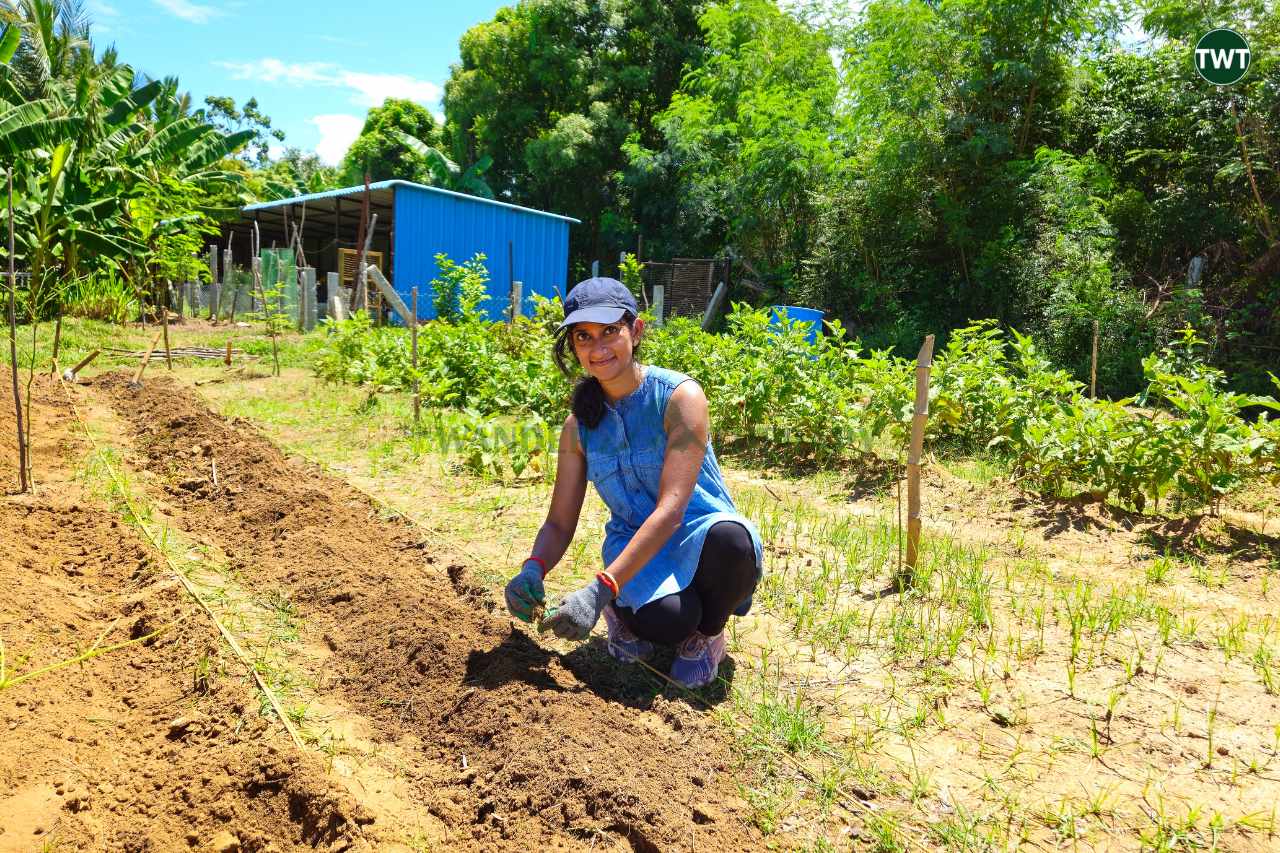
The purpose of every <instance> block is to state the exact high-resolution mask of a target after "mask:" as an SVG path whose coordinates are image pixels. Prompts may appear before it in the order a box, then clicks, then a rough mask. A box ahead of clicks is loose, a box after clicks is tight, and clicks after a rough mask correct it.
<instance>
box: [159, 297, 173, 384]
mask: <svg viewBox="0 0 1280 853" xmlns="http://www.w3.org/2000/svg"><path fill="white" fill-rule="evenodd" d="M160 318H161V323H162V326H161V328H160V331H161V333H162V334H163V335H164V363H165V365H166V366H167V367H168V368H169V369H170V370H173V351H172V350H171V349H170V348H169V282H167V281H166V282H165V283H164V304H163V305H161V306H160Z"/></svg>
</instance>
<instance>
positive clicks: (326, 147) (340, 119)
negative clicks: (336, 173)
mask: <svg viewBox="0 0 1280 853" xmlns="http://www.w3.org/2000/svg"><path fill="white" fill-rule="evenodd" d="M311 123H312V124H314V125H315V126H316V129H317V130H319V131H320V141H319V142H318V143H316V154H318V155H320V159H321V160H323V161H324V162H325V163H327V164H328V165H330V166H336V165H338V163H339V162H341V161H342V157H343V155H344V154H346V153H347V149H348V148H350V147H351V143H353V142H355V141H356V138H357V137H359V136H360V129H361V128H362V127H364V119H362V118H360V117H359V116H353V115H346V114H345V113H336V114H330V115H322V116H315V117H313V118H312V119H311Z"/></svg>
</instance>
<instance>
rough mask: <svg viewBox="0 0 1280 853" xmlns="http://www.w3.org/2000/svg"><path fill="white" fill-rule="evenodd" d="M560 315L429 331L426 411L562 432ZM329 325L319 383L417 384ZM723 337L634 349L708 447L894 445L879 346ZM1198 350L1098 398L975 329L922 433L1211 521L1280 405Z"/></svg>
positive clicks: (894, 360)
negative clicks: (1138, 389) (1128, 390)
mask: <svg viewBox="0 0 1280 853" xmlns="http://www.w3.org/2000/svg"><path fill="white" fill-rule="evenodd" d="M557 306H558V303H555V302H553V301H551V300H544V301H543V302H542V303H538V307H537V311H536V316H535V318H534V319H532V320H527V319H523V320H520V321H518V322H516V323H514V324H511V325H507V324H503V323H484V322H467V323H461V324H456V325H455V324H451V323H447V322H433V323H427V324H425V325H424V326H423V327H422V328H421V331H420V335H419V355H420V357H419V369H418V374H417V376H418V378H419V380H420V381H421V382H422V383H423V397H424V400H426V401H427V403H428V405H431V406H437V407H453V408H455V409H463V410H465V411H466V412H468V413H469V414H468V417H469V418H471V419H472V422H474V423H482V422H483V419H484V418H495V417H498V418H501V417H506V416H523V417H526V419H527V418H528V417H532V418H533V421H532V423H535V424H542V425H544V426H548V427H550V426H551V425H555V424H558V423H559V422H560V421H561V420H563V418H564V417H565V415H566V414H567V412H568V395H569V384H568V383H567V382H566V381H565V379H564V378H563V377H562V376H561V375H560V373H559V371H558V370H557V369H556V368H555V365H554V363H553V362H552V359H551V343H552V338H553V335H552V329H553V328H554V326H555V324H556V323H557V322H558V317H559V315H558V314H557ZM328 328H329V338H328V345H327V347H326V349H325V352H324V353H323V354H322V355H321V357H320V359H319V360H318V362H317V364H316V370H317V372H319V374H320V375H322V376H324V377H325V378H327V379H331V380H335V381H344V382H354V383H359V384H365V385H370V386H373V387H375V388H385V389H402V390H407V389H409V388H410V387H412V383H413V378H414V376H413V373H412V370H411V367H410V357H409V347H408V336H407V334H406V333H405V331H404V330H397V329H375V328H372V327H371V326H370V323H369V321H368V320H367V319H366V318H365V316H364V315H363V314H359V315H357V316H356V317H354V318H353V319H351V320H348V321H345V322H343V323H330V324H329V326H328ZM728 329H729V331H728V333H727V334H724V335H713V334H708V333H706V332H703V331H702V329H701V328H700V327H699V326H698V324H697V323H696V322H694V321H692V320H689V319H687V318H674V319H673V320H671V321H670V322H669V323H668V324H667V325H666V326H664V327H662V328H657V327H649V328H647V330H646V332H645V335H644V338H643V341H642V343H641V358H642V360H643V361H645V362H647V363H652V364H658V365H661V366H663V367H668V368H671V369H673V370H678V371H681V372H683V373H687V374H689V375H690V376H692V377H694V378H695V379H696V380H697V381H698V382H699V383H700V384H701V385H702V387H703V389H704V391H705V392H706V395H707V399H708V402H709V404H710V419H711V428H712V431H713V433H714V434H715V435H716V436H717V438H718V439H724V438H738V439H743V440H745V441H747V442H749V443H751V444H754V445H755V446H757V447H760V448H762V449H766V450H768V451H769V452H770V453H772V454H773V455H774V456H775V458H777V459H778V460H779V461H787V460H801V459H809V460H815V461H818V462H822V463H827V464H839V463H840V462H841V461H842V460H848V459H850V458H852V457H853V456H854V455H855V454H856V453H857V452H863V453H865V452H869V451H870V450H871V449H872V447H873V445H874V444H875V443H876V442H877V441H880V440H884V441H888V442H890V443H891V444H892V445H893V446H894V447H899V448H900V447H903V446H904V445H905V443H906V440H907V436H908V430H909V426H910V422H911V415H912V409H913V397H914V362H913V361H911V360H908V359H903V358H900V357H897V356H894V355H892V354H891V353H890V352H888V351H887V350H873V351H870V352H866V353H865V354H864V353H863V352H862V349H861V344H860V343H859V342H858V341H856V340H850V339H849V338H848V337H847V335H846V333H845V331H844V329H843V327H842V326H841V325H840V323H839V322H831V323H828V324H827V334H826V335H824V336H822V337H819V338H818V339H817V341H816V342H815V343H812V344H811V343H809V342H808V340H806V338H805V328H804V327H803V326H801V325H799V324H787V326H786V327H784V328H777V327H771V326H770V325H769V316H768V312H767V311H765V310H752V309H750V308H747V307H746V306H742V305H737V306H734V309H733V311H732V312H731V313H730V314H729V317H728ZM1203 350H1204V344H1203V342H1202V341H1200V340H1199V339H1198V338H1196V337H1195V335H1194V333H1192V332H1190V331H1187V332H1185V333H1184V335H1183V336H1182V337H1181V338H1180V339H1179V340H1178V341H1176V342H1175V343H1173V344H1171V345H1170V346H1168V347H1166V348H1164V349H1163V350H1162V351H1161V352H1160V353H1158V354H1156V355H1152V356H1149V357H1148V358H1146V359H1144V361H1143V369H1144V376H1145V380H1146V383H1147V385H1146V390H1145V391H1144V392H1143V394H1142V395H1141V396H1140V397H1133V398H1127V399H1124V400H1119V401H1106V400H1101V401H1095V400H1092V399H1090V398H1089V397H1087V396H1085V395H1084V393H1083V392H1084V387H1083V385H1082V384H1081V383H1080V382H1078V381H1077V380H1076V379H1074V378H1073V377H1072V376H1071V374H1070V373H1069V372H1068V371H1066V370H1062V369H1060V368H1057V367H1055V366H1054V364H1053V362H1052V361H1051V360H1050V359H1049V357H1048V355H1047V354H1046V353H1045V352H1044V351H1043V350H1041V349H1040V348H1039V347H1038V346H1037V345H1036V343H1035V342H1033V341H1032V339H1031V338H1029V337H1026V336H1023V335H1019V334H1017V333H1016V332H1015V333H1012V334H1011V335H1006V333H1004V332H1003V331H1001V330H1000V329H999V327H998V326H997V324H996V323H995V321H993V320H985V321H982V322H978V323H974V324H972V325H970V326H968V327H966V328H964V329H960V330H958V331H957V332H955V333H954V334H953V335H952V337H951V340H950V342H949V343H948V344H947V346H946V347H945V348H944V349H943V350H942V351H941V352H939V353H938V354H937V357H936V358H935V363H934V368H933V374H932V383H931V386H930V397H931V403H930V405H931V417H930V419H929V421H928V433H927V437H928V439H929V441H930V442H931V443H932V444H933V445H935V446H938V445H942V446H948V445H949V446H952V447H956V448H959V449H962V450H966V451H971V452H993V453H998V454H1000V455H1002V456H1004V457H1005V458H1007V459H1008V460H1009V461H1010V463H1011V465H1012V467H1013V470H1014V472H1015V474H1016V475H1017V476H1019V477H1020V478H1021V481H1022V482H1023V483H1024V484H1025V485H1026V486H1028V487H1029V488H1031V489H1035V490H1038V491H1040V492H1042V493H1044V494H1047V495H1050V496H1053V497H1062V496H1075V497H1083V498H1085V499H1088V500H1095V501H1101V502H1118V503H1121V504H1123V505H1126V506H1132V507H1134V508H1136V509H1138V510H1142V509H1144V508H1145V507H1146V506H1147V505H1149V504H1154V505H1156V506H1158V505H1159V502H1160V501H1161V500H1163V499H1165V498H1166V497H1169V496H1174V497H1176V498H1177V499H1178V501H1180V502H1181V503H1183V504H1186V505H1195V506H1202V505H1208V506H1210V507H1211V508H1213V509H1215V510H1216V508H1217V505H1218V503H1219V502H1220V501H1221V498H1222V496H1223V495H1225V494H1227V493H1229V492H1230V491H1231V490H1233V489H1235V488H1238V487H1239V486H1240V485H1242V484H1243V483H1245V482H1246V481H1247V480H1248V479H1250V478H1252V477H1258V476H1266V475H1270V476H1280V426H1277V423H1278V422H1277V421H1275V420H1272V419H1269V418H1263V419H1262V420H1261V421H1259V422H1258V423H1257V424H1251V423H1250V422H1249V421H1247V420H1246V419H1244V418H1243V417H1242V416H1241V411H1242V410H1243V409H1244V408H1245V407H1246V406H1261V407H1263V408H1264V409H1277V410H1280V404H1277V403H1276V401H1275V400H1273V399H1271V398H1269V397H1257V396H1248V395H1243V394H1234V393H1231V392H1228V391H1226V390H1225V389H1224V387H1223V375H1222V373H1221V371H1218V370H1216V369H1214V368H1211V367H1209V366H1207V365H1206V363H1205V361H1204V358H1203V354H1204V353H1203ZM477 418H478V419H480V420H476V419H477ZM468 435H469V436H472V439H473V440H472V439H469V440H468V441H469V443H468V447H470V448H471V449H470V450H469V451H468V453H469V454H470V455H469V457H468V458H469V459H471V461H472V462H475V463H476V466H475V467H478V468H485V467H486V466H488V465H489V463H488V462H485V460H489V462H492V458H493V457H492V455H491V454H490V451H491V450H492V446H493V444H494V441H495V440H496V439H494V438H493V436H491V435H489V433H488V432H486V430H485V429H480V428H479V427H476V428H475V429H472V430H471V431H470V432H469V433H468ZM486 448H488V449H486ZM472 451H474V452H472ZM477 453H478V454H479V455H476V454H477ZM486 454H490V455H486ZM490 467H491V466H490ZM495 470H496V469H495Z"/></svg>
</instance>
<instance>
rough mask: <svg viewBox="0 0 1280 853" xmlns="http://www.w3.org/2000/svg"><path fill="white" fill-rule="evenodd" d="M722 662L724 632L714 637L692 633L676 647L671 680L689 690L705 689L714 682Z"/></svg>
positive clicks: (696, 632)
mask: <svg viewBox="0 0 1280 853" xmlns="http://www.w3.org/2000/svg"><path fill="white" fill-rule="evenodd" d="M722 660H724V631H721V632H720V633H719V634H716V635H715V636H714V637H708V636H707V635H706V634H702V633H699V632H698V631H694V632H693V633H692V634H690V635H689V636H688V637H686V638H685V639H684V641H683V642H681V643H680V645H678V646H676V659H675V660H673V661H672V662H671V680H672V681H674V682H676V683H677V684H679V685H681V686H683V687H688V688H690V689H693V688H697V687H706V686H707V685H708V684H710V683H711V682H713V681H715V680H716V673H717V672H718V671H719V670H720V661H722Z"/></svg>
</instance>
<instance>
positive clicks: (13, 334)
mask: <svg viewBox="0 0 1280 853" xmlns="http://www.w3.org/2000/svg"><path fill="white" fill-rule="evenodd" d="M6 175H7V176H8V179H9V365H10V367H11V368H12V370H13V410H14V418H15V422H16V423H17V426H18V481H19V483H20V484H21V485H20V486H19V491H20V492H26V491H27V489H28V487H29V486H30V484H29V483H28V481H27V434H26V431H25V430H24V429H23V428H22V395H21V394H20V393H19V392H18V315H17V299H18V276H17V273H16V272H15V270H14V259H13V169H9V170H8V171H7V172H6Z"/></svg>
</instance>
